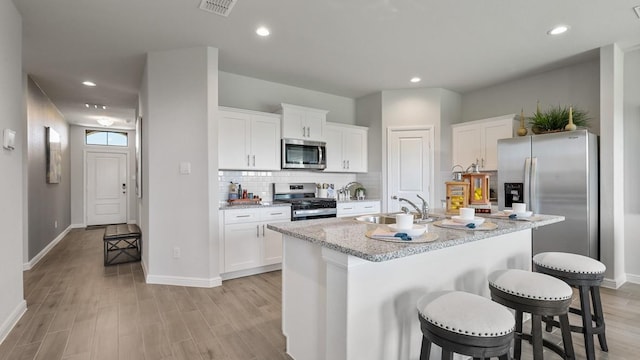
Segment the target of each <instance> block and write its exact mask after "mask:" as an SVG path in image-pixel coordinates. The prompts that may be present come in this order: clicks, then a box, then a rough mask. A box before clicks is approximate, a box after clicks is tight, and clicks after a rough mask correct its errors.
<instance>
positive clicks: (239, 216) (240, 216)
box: [236, 215, 251, 218]
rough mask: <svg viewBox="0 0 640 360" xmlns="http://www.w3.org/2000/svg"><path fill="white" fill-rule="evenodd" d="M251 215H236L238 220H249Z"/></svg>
mask: <svg viewBox="0 0 640 360" xmlns="http://www.w3.org/2000/svg"><path fill="white" fill-rule="evenodd" d="M250 216H251V215H236V217H237V218H248V217H250Z"/></svg>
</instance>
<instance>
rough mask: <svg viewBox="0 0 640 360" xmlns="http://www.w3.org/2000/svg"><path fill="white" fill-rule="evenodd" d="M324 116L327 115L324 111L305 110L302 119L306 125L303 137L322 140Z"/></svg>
mask: <svg viewBox="0 0 640 360" xmlns="http://www.w3.org/2000/svg"><path fill="white" fill-rule="evenodd" d="M326 118H327V117H326V114H325V113H324V112H319V111H311V110H310V111H307V112H306V114H305V120H304V125H305V126H306V127H307V129H306V136H305V139H307V140H315V141H322V139H323V128H324V122H325V120H326Z"/></svg>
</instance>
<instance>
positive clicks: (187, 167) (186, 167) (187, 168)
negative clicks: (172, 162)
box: [180, 162, 191, 175]
mask: <svg viewBox="0 0 640 360" xmlns="http://www.w3.org/2000/svg"><path fill="white" fill-rule="evenodd" d="M180 174H182V175H189V174H191V163H190V162H181V163H180Z"/></svg>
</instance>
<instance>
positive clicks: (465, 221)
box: [451, 215, 484, 226]
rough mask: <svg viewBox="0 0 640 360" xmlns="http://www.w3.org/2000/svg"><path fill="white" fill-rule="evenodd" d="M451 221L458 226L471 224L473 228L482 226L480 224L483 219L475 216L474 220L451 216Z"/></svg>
mask: <svg viewBox="0 0 640 360" xmlns="http://www.w3.org/2000/svg"><path fill="white" fill-rule="evenodd" d="M451 220H453V221H455V222H457V223H459V224H471V223H473V224H474V225H475V226H478V225H482V223H484V218H481V217H477V216H476V217H475V218H473V219H463V218H461V217H460V216H457V215H456V216H452V217H451Z"/></svg>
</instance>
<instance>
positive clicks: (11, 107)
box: [0, 0, 26, 339]
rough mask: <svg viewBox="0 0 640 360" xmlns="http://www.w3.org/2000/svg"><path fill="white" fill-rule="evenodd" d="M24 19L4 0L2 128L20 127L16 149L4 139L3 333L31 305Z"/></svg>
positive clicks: (0, 180)
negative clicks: (25, 276) (26, 259)
mask: <svg viewBox="0 0 640 360" xmlns="http://www.w3.org/2000/svg"><path fill="white" fill-rule="evenodd" d="M21 42H22V20H21V18H20V14H19V13H18V11H17V10H16V8H15V6H14V5H13V2H11V1H8V0H3V1H0V54H2V55H0V132H1V131H3V130H4V129H11V130H14V131H15V132H16V149H15V150H13V151H10V150H5V149H4V148H2V146H1V145H0V172H1V173H2V176H0V199H1V200H0V201H1V202H2V206H0V229H2V231H1V232H0V234H1V235H0V243H1V244H2V249H1V251H0V265H1V266H2V270H1V271H0V284H1V285H2V291H0V339H3V338H4V337H5V336H6V335H7V333H8V332H9V330H11V326H12V325H13V324H14V322H15V321H17V320H18V318H19V317H20V316H21V315H22V312H23V311H24V310H25V309H26V303H25V302H24V300H23V299H24V297H23V287H22V262H23V258H22V245H23V224H24V223H26V219H25V218H24V211H23V209H24V202H23V196H24V192H25V188H24V187H23V184H24V168H23V157H24V151H25V149H26V144H25V140H26V134H25V129H26V126H25V121H24V109H23V104H24V99H23V80H22V70H21V69H22V64H21V63H22V58H21V54H22V44H21Z"/></svg>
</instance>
